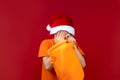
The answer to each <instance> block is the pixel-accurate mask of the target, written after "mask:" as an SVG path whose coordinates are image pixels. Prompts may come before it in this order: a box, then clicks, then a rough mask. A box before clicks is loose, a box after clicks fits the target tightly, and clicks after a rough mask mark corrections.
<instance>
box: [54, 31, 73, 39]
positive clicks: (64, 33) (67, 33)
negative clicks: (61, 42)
mask: <svg viewBox="0 0 120 80" xmlns="http://www.w3.org/2000/svg"><path fill="white" fill-rule="evenodd" d="M54 36H55V37H56V36H59V37H63V38H64V39H67V38H68V37H69V36H72V35H71V34H70V33H69V32H67V31H65V30H60V31H58V32H57V33H56V34H54Z"/></svg>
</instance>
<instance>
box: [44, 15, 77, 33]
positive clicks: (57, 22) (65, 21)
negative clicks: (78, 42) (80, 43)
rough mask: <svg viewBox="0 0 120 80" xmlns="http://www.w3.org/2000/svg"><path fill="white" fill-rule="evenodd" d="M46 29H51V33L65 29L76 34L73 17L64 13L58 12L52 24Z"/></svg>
mask: <svg viewBox="0 0 120 80" xmlns="http://www.w3.org/2000/svg"><path fill="white" fill-rule="evenodd" d="M46 29H47V30H48V31H50V34H55V33H57V32H58V31H60V30H65V31H67V32H69V33H70V34H72V35H74V34H75V30H74V28H73V21H72V19H71V18H70V17H69V16H66V15H64V14H57V15H55V16H53V18H52V19H51V22H50V24H48V25H47V27H46Z"/></svg>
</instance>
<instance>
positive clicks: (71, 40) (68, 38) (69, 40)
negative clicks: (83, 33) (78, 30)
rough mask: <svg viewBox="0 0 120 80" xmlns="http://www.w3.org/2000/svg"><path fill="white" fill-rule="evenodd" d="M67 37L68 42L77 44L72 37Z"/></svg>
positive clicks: (68, 35)
mask: <svg viewBox="0 0 120 80" xmlns="http://www.w3.org/2000/svg"><path fill="white" fill-rule="evenodd" d="M66 37H67V40H68V42H74V43H76V39H75V38H74V37H73V36H72V35H70V34H67V35H66Z"/></svg>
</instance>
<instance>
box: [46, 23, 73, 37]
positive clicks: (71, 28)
mask: <svg viewBox="0 0 120 80" xmlns="http://www.w3.org/2000/svg"><path fill="white" fill-rule="evenodd" d="M47 30H48V31H50V34H55V33H57V32H58V31H60V30H65V31H67V32H69V33H71V34H72V35H75V30H74V28H73V27H72V26H69V25H60V26H55V27H54V28H51V27H50V25H48V26H47Z"/></svg>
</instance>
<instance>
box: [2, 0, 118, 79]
mask: <svg viewBox="0 0 120 80" xmlns="http://www.w3.org/2000/svg"><path fill="white" fill-rule="evenodd" d="M119 10H120V1H119V0H3V1H2V0H1V1H0V80H40V74H41V60H39V59H38V58H37V55H38V50H39V45H40V42H41V41H42V40H43V39H45V38H50V37H49V33H48V32H47V31H46V25H47V24H48V23H49V19H50V18H51V16H52V15H54V14H56V13H65V14H68V15H69V16H71V17H72V18H73V20H74V25H75V28H76V36H75V37H76V38H77V41H78V43H79V45H80V46H81V48H82V49H83V50H84V52H85V54H86V63H87V66H86V68H85V80H119V76H120V62H119V61H120V58H119V56H120V35H119V34H120V15H119V14H120V11H119Z"/></svg>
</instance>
